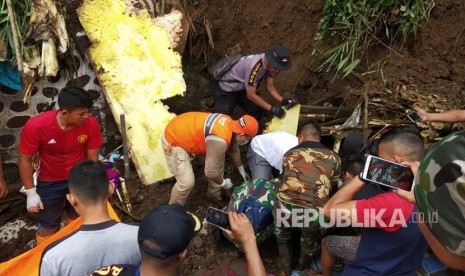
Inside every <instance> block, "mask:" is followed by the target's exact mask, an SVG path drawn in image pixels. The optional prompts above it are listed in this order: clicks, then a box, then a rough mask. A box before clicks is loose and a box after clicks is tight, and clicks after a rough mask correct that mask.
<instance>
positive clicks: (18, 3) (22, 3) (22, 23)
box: [0, 0, 32, 52]
mask: <svg viewBox="0 0 465 276" xmlns="http://www.w3.org/2000/svg"><path fill="white" fill-rule="evenodd" d="M11 3H12V5H13V9H14V11H15V21H16V25H17V27H18V36H19V39H20V40H21V41H23V40H24V37H26V33H27V30H28V27H29V20H30V17H31V15H32V11H31V0H11ZM0 41H5V42H7V44H8V46H9V47H10V49H14V45H13V36H12V33H11V27H10V22H9V20H8V10H7V3H6V0H2V3H1V6H0ZM7 44H5V45H0V47H2V46H3V47H7ZM21 52H24V48H22V49H21Z"/></svg>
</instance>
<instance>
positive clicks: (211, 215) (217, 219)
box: [206, 207, 231, 230]
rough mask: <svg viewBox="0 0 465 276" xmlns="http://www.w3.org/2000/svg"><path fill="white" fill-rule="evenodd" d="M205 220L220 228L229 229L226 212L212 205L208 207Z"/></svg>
mask: <svg viewBox="0 0 465 276" xmlns="http://www.w3.org/2000/svg"><path fill="white" fill-rule="evenodd" d="M206 220H207V222H208V223H210V224H213V225H215V226H217V227H219V228H221V229H228V230H231V226H230V225H229V218H228V214H227V213H225V212H223V211H221V210H218V209H216V208H213V207H208V209H207V216H206Z"/></svg>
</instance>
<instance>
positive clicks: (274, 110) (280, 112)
mask: <svg viewBox="0 0 465 276" xmlns="http://www.w3.org/2000/svg"><path fill="white" fill-rule="evenodd" d="M270 114H271V115H273V116H276V117H278V118H283V117H284V115H285V114H286V112H285V111H284V109H283V108H282V107H280V106H277V105H273V106H272V107H271V108H270Z"/></svg>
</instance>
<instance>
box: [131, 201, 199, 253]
mask: <svg viewBox="0 0 465 276" xmlns="http://www.w3.org/2000/svg"><path fill="white" fill-rule="evenodd" d="M201 225H202V224H201V223H200V220H199V219H198V218H197V217H196V216H194V215H193V214H190V213H188V212H186V211H185V210H184V208H183V207H182V206H181V205H179V204H177V203H176V204H170V205H162V206H158V207H156V208H155V209H153V210H152V211H150V213H148V214H147V215H146V216H145V217H144V219H143V220H142V221H141V223H140V225H139V232H138V237H137V239H138V242H139V247H140V249H141V250H142V251H144V252H145V253H147V254H148V255H150V256H152V257H155V258H159V259H165V258H167V257H170V256H172V255H174V254H177V253H181V252H182V251H184V250H185V249H186V248H187V246H188V245H189V243H190V241H191V240H192V238H193V237H195V236H196V235H197V233H198V232H199V231H200V228H201ZM144 241H150V242H152V243H154V244H156V246H155V248H150V247H149V246H146V245H144Z"/></svg>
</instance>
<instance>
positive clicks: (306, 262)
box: [296, 253, 315, 271]
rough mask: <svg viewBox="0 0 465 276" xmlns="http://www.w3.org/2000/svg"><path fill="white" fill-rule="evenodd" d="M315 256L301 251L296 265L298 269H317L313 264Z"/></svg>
mask: <svg viewBox="0 0 465 276" xmlns="http://www.w3.org/2000/svg"><path fill="white" fill-rule="evenodd" d="M313 261H314V260H313V256H310V255H307V254H303V253H300V257H299V263H298V265H297V267H296V269H297V270H300V271H304V270H305V269H306V268H311V269H315V267H314V266H315V265H312V264H313Z"/></svg>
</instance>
